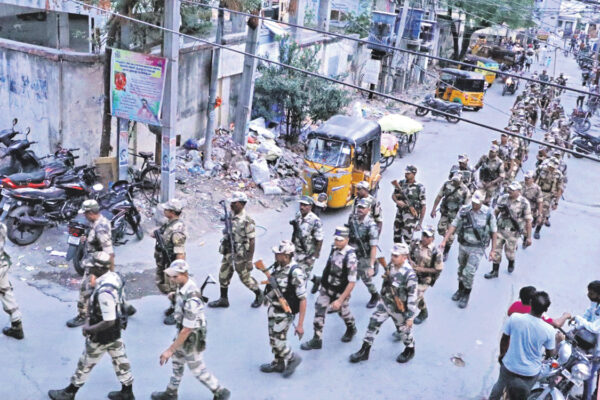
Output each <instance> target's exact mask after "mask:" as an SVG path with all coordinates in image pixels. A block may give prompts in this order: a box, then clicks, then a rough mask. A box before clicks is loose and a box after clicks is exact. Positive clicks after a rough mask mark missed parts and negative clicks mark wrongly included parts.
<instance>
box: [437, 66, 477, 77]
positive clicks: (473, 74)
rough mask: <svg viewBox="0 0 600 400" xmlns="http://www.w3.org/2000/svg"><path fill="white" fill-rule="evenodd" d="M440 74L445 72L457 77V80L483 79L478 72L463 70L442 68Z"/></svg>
mask: <svg viewBox="0 0 600 400" xmlns="http://www.w3.org/2000/svg"><path fill="white" fill-rule="evenodd" d="M442 72H446V73H448V74H452V75H455V76H458V77H459V78H464V79H485V77H484V76H483V74H480V73H479V72H474V71H465V70H462V69H456V68H444V69H442Z"/></svg>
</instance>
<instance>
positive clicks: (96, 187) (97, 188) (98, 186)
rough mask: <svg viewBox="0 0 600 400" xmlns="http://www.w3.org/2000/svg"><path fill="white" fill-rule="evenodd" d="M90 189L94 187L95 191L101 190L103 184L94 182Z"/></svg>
mask: <svg viewBox="0 0 600 400" xmlns="http://www.w3.org/2000/svg"><path fill="white" fill-rule="evenodd" d="M92 189H94V191H95V192H101V191H103V190H104V185H103V184H101V183H96V184H95V185H94V186H92Z"/></svg>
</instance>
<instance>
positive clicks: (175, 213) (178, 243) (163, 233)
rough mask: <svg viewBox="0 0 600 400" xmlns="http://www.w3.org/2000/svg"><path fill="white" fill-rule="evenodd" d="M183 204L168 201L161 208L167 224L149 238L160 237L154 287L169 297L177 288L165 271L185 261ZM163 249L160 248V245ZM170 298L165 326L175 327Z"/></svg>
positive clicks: (157, 244)
mask: <svg viewBox="0 0 600 400" xmlns="http://www.w3.org/2000/svg"><path fill="white" fill-rule="evenodd" d="M182 211H183V204H182V202H181V200H179V199H172V200H169V201H168V202H167V203H166V204H165V205H164V207H163V213H164V215H165V217H166V218H167V222H166V223H165V224H163V225H162V226H161V227H160V228H159V229H158V232H156V231H155V232H152V234H151V235H150V236H152V237H153V238H155V239H156V235H157V234H158V235H160V239H162V240H160V241H159V239H157V241H156V245H155V247H154V260H155V261H156V278H155V280H156V286H157V287H158V290H160V292H161V293H162V294H166V295H169V293H174V292H175V291H176V290H177V287H176V286H175V285H174V284H173V282H171V280H169V279H168V277H167V276H165V269H167V268H168V267H169V265H170V264H171V262H173V261H175V260H185V241H186V239H187V233H186V229H185V224H184V222H183V221H182V220H181V218H180V216H181V212H182ZM159 243H160V244H163V245H164V248H161V247H160V244H159ZM169 297H170V298H172V300H171V306H170V307H169V308H167V309H166V310H165V319H164V321H163V322H164V323H165V325H175V318H174V317H173V312H174V311H175V303H174V299H175V298H174V297H173V296H169Z"/></svg>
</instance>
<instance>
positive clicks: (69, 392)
mask: <svg viewBox="0 0 600 400" xmlns="http://www.w3.org/2000/svg"><path fill="white" fill-rule="evenodd" d="M78 390H79V388H78V387H77V386H74V385H73V384H72V383H71V384H70V385H69V386H67V387H66V388H64V389H58V390H54V389H53V390H48V397H50V398H51V399H52V400H73V399H74V398H75V393H77V391H78Z"/></svg>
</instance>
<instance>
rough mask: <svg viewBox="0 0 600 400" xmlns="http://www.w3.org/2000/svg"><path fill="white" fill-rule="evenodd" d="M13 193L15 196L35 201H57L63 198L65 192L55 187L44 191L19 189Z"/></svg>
mask: <svg viewBox="0 0 600 400" xmlns="http://www.w3.org/2000/svg"><path fill="white" fill-rule="evenodd" d="M13 193H14V194H15V195H17V196H18V195H22V196H26V197H29V198H37V199H57V198H61V197H65V191H64V190H63V189H59V188H57V187H50V188H46V189H33V188H20V189H14V190H13Z"/></svg>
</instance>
